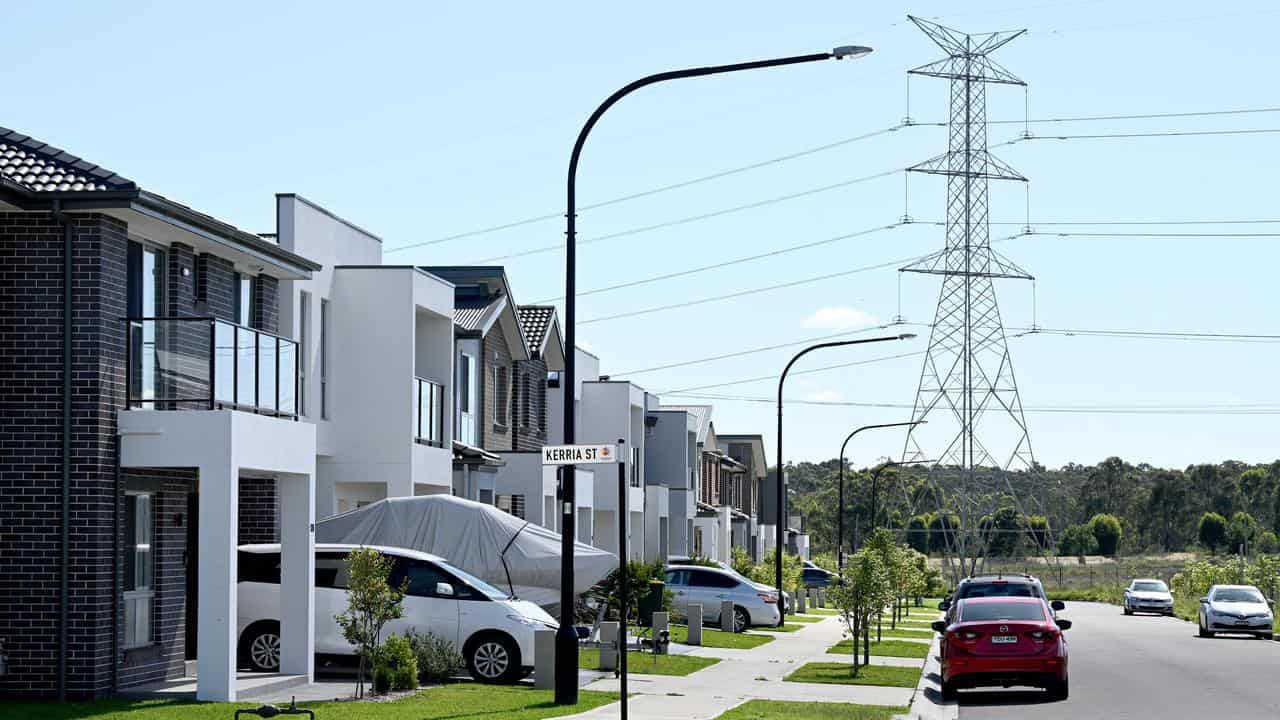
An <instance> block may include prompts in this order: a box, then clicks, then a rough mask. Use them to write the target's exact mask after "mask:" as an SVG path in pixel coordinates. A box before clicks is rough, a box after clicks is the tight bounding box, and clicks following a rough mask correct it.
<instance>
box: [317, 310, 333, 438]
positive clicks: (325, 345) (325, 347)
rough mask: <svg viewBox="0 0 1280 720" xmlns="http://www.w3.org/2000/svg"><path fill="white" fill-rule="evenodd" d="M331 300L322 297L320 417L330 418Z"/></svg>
mask: <svg viewBox="0 0 1280 720" xmlns="http://www.w3.org/2000/svg"><path fill="white" fill-rule="evenodd" d="M330 314H331V313H330V311H329V301H328V300H326V299H324V298H321V299H320V419H321V420H328V419H329V322H330V321H329V315H330Z"/></svg>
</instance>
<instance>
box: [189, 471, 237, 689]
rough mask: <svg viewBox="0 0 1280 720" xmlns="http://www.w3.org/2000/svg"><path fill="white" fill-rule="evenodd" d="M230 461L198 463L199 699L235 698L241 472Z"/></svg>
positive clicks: (197, 656)
mask: <svg viewBox="0 0 1280 720" xmlns="http://www.w3.org/2000/svg"><path fill="white" fill-rule="evenodd" d="M230 460H231V459H230V458H229V457H228V458H224V459H223V461H222V462H218V461H211V462H207V463H205V464H202V465H200V529H199V540H200V562H199V563H198V564H197V565H198V567H197V570H196V572H197V578H198V580H199V585H200V595H199V598H198V600H199V605H198V606H199V608H200V612H199V628H198V635H197V638H198V640H197V643H196V677H197V678H199V680H198V682H197V683H196V699H197V700H218V701H223V702H227V701H233V700H235V699H236V641H237V639H238V638H236V552H237V550H236V543H237V540H238V537H237V532H238V530H239V526H240V508H239V503H240V469H239V468H238V467H235V466H234V465H233V464H232V463H231V461H230Z"/></svg>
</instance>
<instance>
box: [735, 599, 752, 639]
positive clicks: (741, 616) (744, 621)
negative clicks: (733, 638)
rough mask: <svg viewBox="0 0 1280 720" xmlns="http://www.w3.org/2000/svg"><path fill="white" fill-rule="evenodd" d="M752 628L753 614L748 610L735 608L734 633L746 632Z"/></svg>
mask: <svg viewBox="0 0 1280 720" xmlns="http://www.w3.org/2000/svg"><path fill="white" fill-rule="evenodd" d="M749 627H751V614H750V613H748V612H747V610H746V608H740V607H737V606H736V605H735V606H734V608H733V631H734V632H736V633H740V632H744V631H746V629H747V628H749Z"/></svg>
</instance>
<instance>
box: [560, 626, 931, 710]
mask: <svg viewBox="0 0 1280 720" xmlns="http://www.w3.org/2000/svg"><path fill="white" fill-rule="evenodd" d="M841 628H842V626H841V623H840V620H839V619H837V618H836V617H835V616H832V617H828V618H824V619H823V620H822V621H821V622H816V623H812V624H809V625H807V626H806V627H804V628H802V629H800V630H797V631H796V632H793V633H772V634H773V635H774V636H775V639H774V641H773V642H771V643H768V644H766V645H761V646H760V647H757V648H752V649H750V650H730V649H720V648H705V647H703V648H694V649H691V650H690V651H689V654H691V655H698V656H702V657H715V658H720V662H718V663H716V664H715V665H712V666H711V667H709V668H706V669H704V670H699V671H698V672H695V673H693V674H692V675H687V676H684V677H667V676H661V675H641V674H638V673H634V672H632V673H628V676H627V690H628V691H629V693H630V694H631V699H630V704H629V705H628V711H629V716H630V717H632V718H635V719H636V720H671V718H680V719H681V720H712V719H713V718H716V717H718V716H719V715H720V714H721V713H723V712H725V711H726V710H729V709H731V708H734V707H737V706H738V705H741V704H742V703H744V702H746V701H748V700H752V699H756V698H759V699H767V700H792V701H801V702H837V703H858V704H862V705H901V706H906V705H910V704H911V700H912V696H913V695H914V694H915V690H914V689H913V688H896V687H878V686H874V685H830V684H819V683H794V682H784V681H783V679H782V678H784V677H785V676H787V675H788V674H790V673H791V672H792V671H794V670H795V669H797V668H799V667H800V666H801V665H804V664H805V663H810V662H840V660H841V656H839V655H828V654H826V650H827V648H829V647H831V646H832V645H834V644H836V643H837V642H839V641H840V640H841V639H842V637H841ZM756 632H759V631H756ZM871 661H872V664H884V665H898V666H907V667H921V666H922V664H923V662H924V661H923V660H915V659H910V658H879V657H875V656H873V657H872V658H871ZM586 688H587V689H589V690H604V691H609V692H617V691H618V681H617V679H615V678H613V677H609V678H606V679H602V680H597V681H596V682H594V683H591V684H589V685H587V686H586ZM569 717H572V718H583V719H586V718H617V717H618V704H617V703H613V704H611V705H606V706H604V707H601V708H597V709H595V710H592V711H589V712H586V713H580V714H578V715H571V716H569Z"/></svg>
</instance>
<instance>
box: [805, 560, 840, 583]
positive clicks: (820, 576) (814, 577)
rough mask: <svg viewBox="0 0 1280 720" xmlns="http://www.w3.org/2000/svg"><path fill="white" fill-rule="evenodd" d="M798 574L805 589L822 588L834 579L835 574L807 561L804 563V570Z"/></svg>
mask: <svg viewBox="0 0 1280 720" xmlns="http://www.w3.org/2000/svg"><path fill="white" fill-rule="evenodd" d="M800 572H801V574H802V582H803V583H804V586H805V588H824V587H827V586H828V585H830V584H831V583H832V582H834V581H835V579H836V574H835V573H833V572H830V571H827V570H824V569H822V568H820V567H818V566H817V565H815V564H813V563H811V562H809V561H808V560H805V561H804V568H803V569H802V570H801V571H800Z"/></svg>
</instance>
